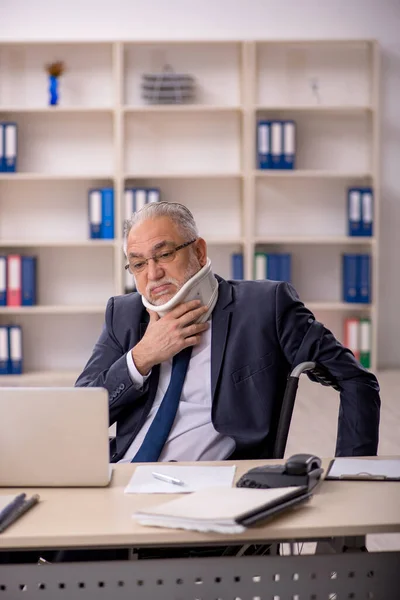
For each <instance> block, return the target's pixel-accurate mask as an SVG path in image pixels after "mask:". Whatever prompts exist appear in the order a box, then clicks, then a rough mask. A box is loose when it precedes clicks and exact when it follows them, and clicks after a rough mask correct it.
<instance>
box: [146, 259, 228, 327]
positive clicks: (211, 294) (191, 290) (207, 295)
mask: <svg viewBox="0 0 400 600" xmlns="http://www.w3.org/2000/svg"><path fill="white" fill-rule="evenodd" d="M217 298H218V281H217V279H216V278H215V275H214V273H213V272H212V270H211V261H210V259H209V258H207V263H206V264H205V265H204V267H203V268H202V269H200V271H198V272H197V273H195V274H194V275H193V277H191V278H190V279H189V280H188V281H187V282H186V283H185V284H184V285H183V286H182V287H181V289H180V290H179V291H178V292H177V293H176V294H175V296H174V297H173V298H171V300H168V302H166V303H165V304H160V305H159V306H156V305H155V304H151V303H150V302H149V301H148V300H147V299H146V298H145V297H144V296H142V302H143V304H144V306H145V307H146V308H147V309H148V310H152V311H154V312H156V313H157V314H158V316H159V317H163V316H164V315H166V314H167V313H168V312H169V311H170V310H172V309H173V308H175V307H176V306H178V304H182V303H183V302H189V300H200V301H201V303H202V304H203V305H204V306H207V307H208V310H207V312H206V313H205V314H204V315H202V316H201V317H200V319H198V320H197V323H205V322H206V321H207V320H208V319H209V317H210V315H211V313H212V311H213V308H214V306H215V303H216V301H217Z"/></svg>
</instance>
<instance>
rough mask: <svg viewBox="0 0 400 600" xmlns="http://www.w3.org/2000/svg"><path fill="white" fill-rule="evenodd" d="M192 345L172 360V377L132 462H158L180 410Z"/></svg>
mask: <svg viewBox="0 0 400 600" xmlns="http://www.w3.org/2000/svg"><path fill="white" fill-rule="evenodd" d="M191 354H192V346H190V347H189V348H185V349H184V350H182V351H181V352H179V354H176V355H175V356H174V358H173V361H172V370H171V379H170V382H169V385H168V388H167V391H166V392H165V396H164V398H163V399H162V402H161V404H160V407H159V409H158V411H157V413H156V416H155V417H154V419H153V422H152V423H151V425H150V428H149V430H148V432H147V433H146V435H145V438H144V440H143V442H142V445H141V446H140V448H139V450H138V451H137V453H136V455H135V456H134V458H133V459H132V461H131V462H157V461H158V459H159V457H160V454H161V451H162V449H163V447H164V444H165V442H166V441H167V439H168V436H169V433H170V431H171V428H172V425H173V423H174V420H175V416H176V411H177V410H178V406H179V400H180V397H181V393H182V388H183V383H184V381H185V377H186V371H187V369H188V366H189V361H190V356H191Z"/></svg>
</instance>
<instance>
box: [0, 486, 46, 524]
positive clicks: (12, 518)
mask: <svg viewBox="0 0 400 600" xmlns="http://www.w3.org/2000/svg"><path fill="white" fill-rule="evenodd" d="M39 500H40V496H39V495H38V494H35V495H34V496H32V498H29V500H27V501H26V502H24V503H23V504H20V505H19V506H18V508H16V509H15V511H14V512H13V513H12V514H10V515H9V516H8V518H7V519H4V521H2V522H1V523H0V533H2V532H3V531H4V530H5V529H7V527H9V526H10V525H12V524H13V523H14V522H15V521H16V520H17V519H19V518H20V517H22V515H23V514H25V513H26V512H27V511H28V510H29V509H30V508H32V506H35V504H37V503H38V502H39Z"/></svg>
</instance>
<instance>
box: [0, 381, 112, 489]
mask: <svg viewBox="0 0 400 600" xmlns="http://www.w3.org/2000/svg"><path fill="white" fill-rule="evenodd" d="M110 476H111V467H110V465H109V443H108V392H107V390H105V389H104V388H49V387H46V388H37V387H35V388H23V387H20V388H16V387H15V388H0V486H11V487H12V486H25V487H27V486H29V487H41V486H54V487H57V486H61V487H64V486H105V485H107V484H108V483H109V481H110Z"/></svg>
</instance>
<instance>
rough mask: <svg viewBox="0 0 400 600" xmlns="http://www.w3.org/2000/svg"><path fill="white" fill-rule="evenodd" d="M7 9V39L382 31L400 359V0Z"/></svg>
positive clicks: (399, 355) (393, 349)
mask: <svg viewBox="0 0 400 600" xmlns="http://www.w3.org/2000/svg"><path fill="white" fill-rule="evenodd" d="M0 11H1V12H0V15H1V19H0V40H2V41H5V40H36V39H49V40H69V39H71V40H85V39H97V40H110V39H124V40H130V39H160V38H161V39H166V40H167V39H178V38H180V39H194V38H197V39H208V38H212V39H255V38H258V39H274V38H288V39H303V38H317V39H323V38H376V39H377V40H378V41H379V42H380V44H381V46H382V52H383V64H382V67H383V68H382V114H383V118H382V194H383V198H382V213H381V227H382V229H381V269H380V273H381V278H380V327H379V329H380V339H379V355H380V357H381V358H380V364H381V366H382V367H393V366H396V367H399V366H400V335H398V331H399V328H400V327H399V326H400V319H399V311H398V308H397V302H398V301H399V300H398V299H399V298H400V278H399V277H398V276H397V273H398V268H397V257H398V255H399V252H400V235H396V234H397V233H398V231H399V230H400V0H0ZM0 84H1V82H0Z"/></svg>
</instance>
